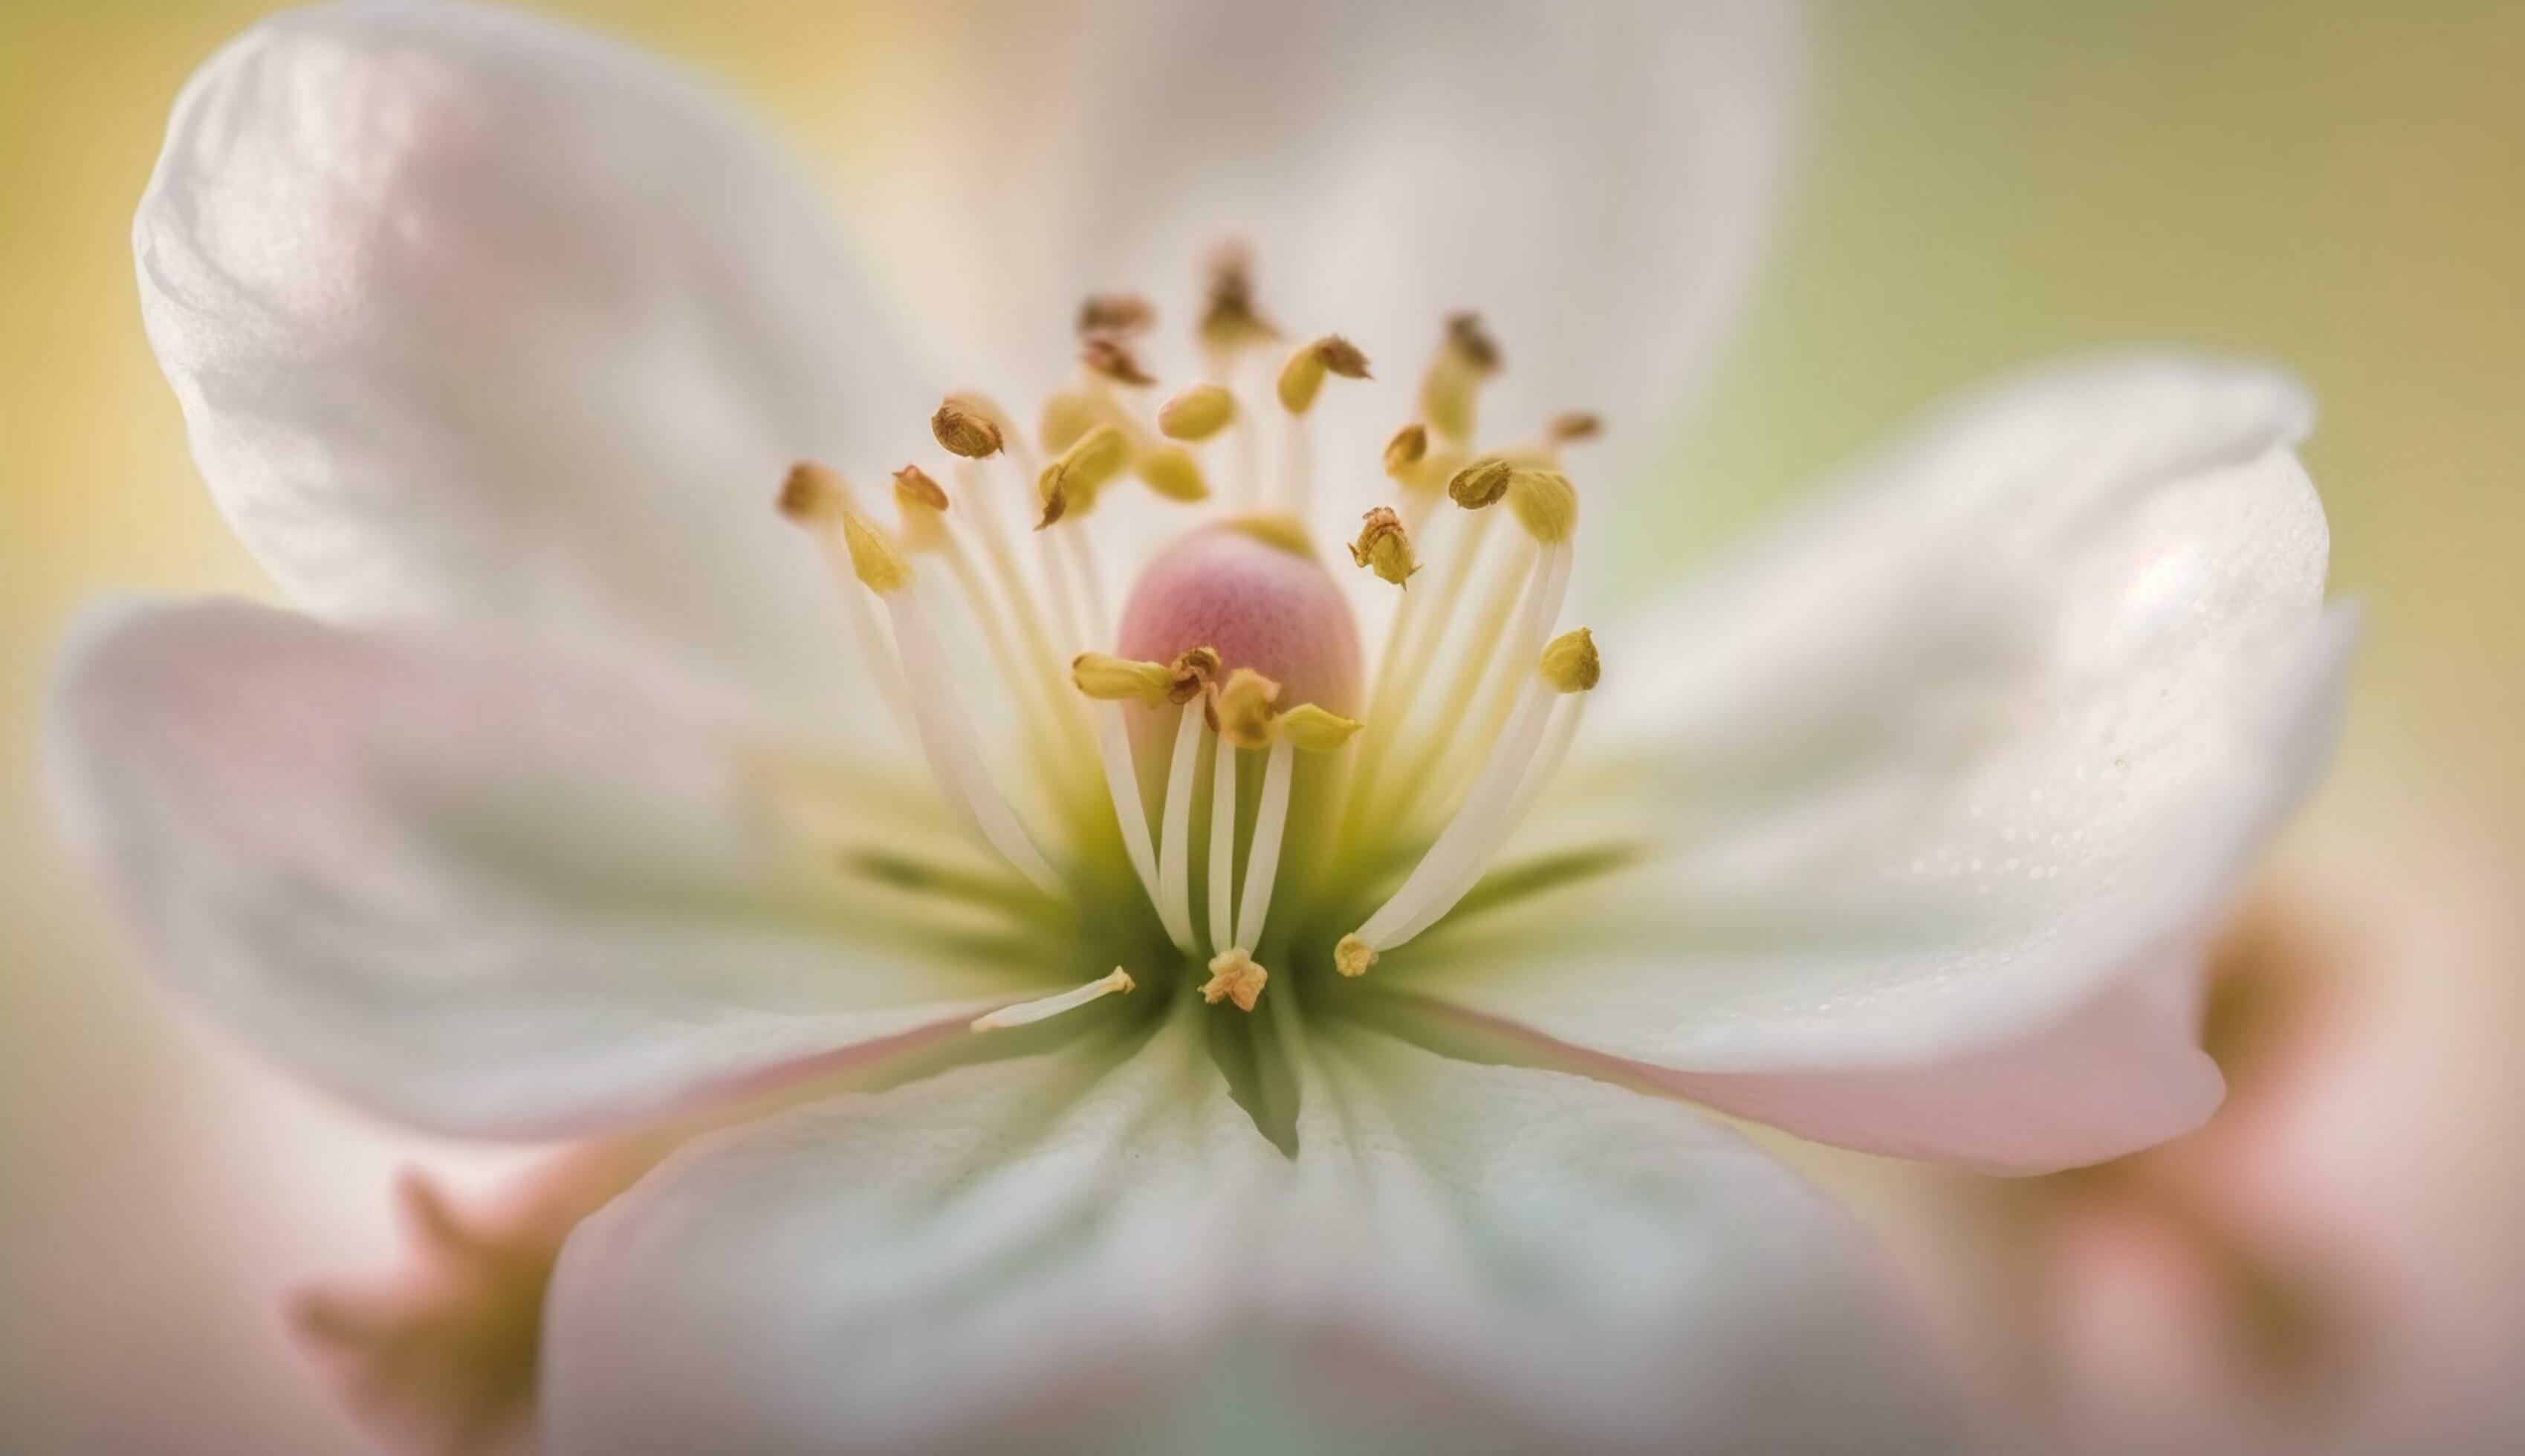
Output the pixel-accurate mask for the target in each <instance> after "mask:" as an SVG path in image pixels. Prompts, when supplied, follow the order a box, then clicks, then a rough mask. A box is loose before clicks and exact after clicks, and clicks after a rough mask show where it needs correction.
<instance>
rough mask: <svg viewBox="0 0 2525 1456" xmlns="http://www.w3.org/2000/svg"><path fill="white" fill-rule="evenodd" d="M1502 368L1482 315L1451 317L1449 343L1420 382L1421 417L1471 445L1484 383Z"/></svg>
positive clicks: (1448, 333)
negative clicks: (1484, 326)
mask: <svg viewBox="0 0 2525 1456" xmlns="http://www.w3.org/2000/svg"><path fill="white" fill-rule="evenodd" d="M1499 365H1500V357H1499V345H1497V344H1496V343H1493V342H1492V340H1491V336H1490V333H1489V331H1488V330H1486V329H1484V328H1483V327H1482V320H1481V315H1477V314H1457V315H1451V316H1450V317H1449V318H1448V319H1447V339H1446V342H1445V343H1443V344H1441V345H1440V346H1439V348H1438V355H1437V357H1436V358H1435V359H1432V360H1431V361H1429V372H1428V373H1426V374H1424V375H1422V376H1421V379H1420V413H1421V414H1422V416H1424V417H1425V418H1426V419H1427V420H1428V421H1429V427H1430V428H1432V429H1434V430H1436V431H1437V432H1438V433H1439V434H1440V435H1442V436H1444V437H1445V438H1447V439H1449V440H1452V441H1454V442H1456V443H1457V444H1459V445H1465V444H1470V443H1471V441H1472V438H1473V429H1474V418H1475V413H1476V409H1475V407H1476V404H1477V401H1478V398H1479V396H1480V394H1481V387H1482V382H1483V381H1484V380H1486V379H1488V378H1490V376H1491V375H1493V374H1495V373H1498V372H1499Z"/></svg>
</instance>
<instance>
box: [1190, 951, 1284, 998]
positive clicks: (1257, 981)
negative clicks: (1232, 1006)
mask: <svg viewBox="0 0 2525 1456" xmlns="http://www.w3.org/2000/svg"><path fill="white" fill-rule="evenodd" d="M1270 979H1271V973H1270V972H1268V971H1266V970H1264V969H1263V967H1261V966H1259V965H1257V964H1255V963H1254V957H1253V956H1251V955H1249V954H1247V953H1246V952H1245V951H1243V950H1241V949H1227V950H1221V951H1220V952H1218V953H1217V954H1216V955H1213V956H1212V957H1211V960H1210V979H1209V980H1208V981H1205V982H1203V983H1202V987H1201V998H1202V999H1203V1000H1205V1001H1207V1002H1209V1003H1210V1004H1212V1005H1213V1006H1215V1005H1217V1004H1218V1003H1219V1002H1220V1001H1225V1000H1232V1001H1234V1002H1236V1009H1237V1010H1239V1011H1251V1010H1253V1009H1254V1003H1255V1002H1256V1001H1259V1000H1261V999H1262V998H1263V984H1264V983H1266V982H1268V981H1269V980H1270Z"/></svg>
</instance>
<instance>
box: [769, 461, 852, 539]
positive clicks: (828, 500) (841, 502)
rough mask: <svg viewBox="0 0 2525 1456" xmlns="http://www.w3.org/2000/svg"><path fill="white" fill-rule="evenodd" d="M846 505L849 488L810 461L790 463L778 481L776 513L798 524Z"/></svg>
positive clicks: (827, 516)
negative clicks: (783, 475)
mask: <svg viewBox="0 0 2525 1456" xmlns="http://www.w3.org/2000/svg"><path fill="white" fill-rule="evenodd" d="M849 505H850V487H849V486H847V485H845V484H843V483H842V477H841V476H839V475H837V474H835V473H833V471H831V470H830V469H828V468H826V467H825V466H822V465H819V464H817V463H816V462H815V461H799V462H798V463H796V464H794V465H791V466H790V467H789V474H788V475H787V476H786V477H785V478H783V479H782V480H781V482H780V513H781V514H782V515H785V516H787V517H789V518H790V519H791V520H794V521H798V522H801V523H802V524H803V523H805V522H807V521H812V520H819V519H825V518H829V517H830V516H831V515H833V514H834V513H835V512H837V511H839V510H843V509H844V508H846V507H847V506H849Z"/></svg>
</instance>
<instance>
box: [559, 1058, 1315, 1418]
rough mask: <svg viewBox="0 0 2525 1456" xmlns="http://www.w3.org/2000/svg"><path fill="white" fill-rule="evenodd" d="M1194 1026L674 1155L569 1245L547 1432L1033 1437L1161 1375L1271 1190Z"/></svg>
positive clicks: (1174, 1379) (854, 1105) (1173, 1363)
mask: <svg viewBox="0 0 2525 1456" xmlns="http://www.w3.org/2000/svg"><path fill="white" fill-rule="evenodd" d="M1190 1033H1191V1028H1190V1027H1189V1026H1187V1025H1185V1024H1183V1023H1180V1022H1178V1023H1176V1024H1174V1025H1172V1026H1170V1027H1168V1028H1165V1029H1164V1030H1163V1031H1162V1032H1160V1033H1159V1034H1158V1035H1157V1036H1155V1037H1154V1038H1146V1039H1139V1040H1137V1041H1135V1042H1132V1043H1123V1044H1119V1045H1117V1044H1115V1043H1106V1042H1098V1043H1093V1044H1089V1043H1072V1044H1071V1045H1070V1046H1069V1047H1067V1048H1064V1050H1061V1051H1059V1052H1055V1053H1052V1054H1049V1055H1045V1056H1037V1057H1028V1058H1022V1059H1015V1060H1009V1061H1002V1062H995V1063H990V1064H986V1065H983V1066H979V1067H970V1068H965V1069H963V1070H960V1071H956V1072H951V1073H949V1074H947V1075H945V1076H943V1077H939V1078H935V1079H931V1080H929V1081H925V1082H916V1083H913V1084H910V1085H907V1086H904V1087H900V1088H897V1089H894V1090H892V1091H890V1092H881V1093H876V1094H873V1095H862V1096H853V1097H845V1098H840V1099H836V1100H834V1101H830V1102H826V1103H822V1104H819V1105H817V1106H812V1107H808V1108H804V1109H801V1110H799V1111H796V1112H793V1113H788V1114H785V1115H783V1116H781V1117H778V1118H775V1119H773V1120H771V1121H768V1122H766V1123H760V1124H755V1125H752V1126H748V1127H742V1128H738V1129H735V1130H732V1131H730V1132H727V1133H724V1134H720V1135H718V1136H715V1137H712V1138H708V1139H705V1140H702V1141H698V1142H696V1143H694V1144H693V1145H692V1146H690V1147H689V1148H687V1149H686V1150H685V1151H683V1152H682V1153H680V1154H678V1155H677V1156H675V1157H674V1158H671V1159H669V1160H668V1162H667V1163H666V1164H665V1165H664V1166H663V1167H662V1168H660V1169H659V1171H658V1172H656V1173H654V1174H652V1175H651V1176H650V1177H649V1178H648V1179H647V1180H646V1181H645V1182H643V1183H642V1184H640V1185H639V1186H638V1187H637V1188H635V1189H632V1190H631V1192H630V1193H628V1194H626V1195H625V1196H624V1197H622V1198H621V1199H619V1201H617V1202H616V1203H615V1204H614V1205H613V1206H612V1207H610V1208H608V1209H607V1210H606V1211H604V1212H603V1213H601V1214H599V1215H597V1216H596V1217H595V1218H594V1219H592V1220H590V1221H589V1222H588V1223H586V1224H584V1225H582V1226H580V1228H579V1230H578V1232H577V1233H576V1234H574V1235H573V1236H572V1237H571V1238H570V1240H569V1245H568V1246H567V1247H566V1248H565V1249H564V1251H563V1254H562V1261H561V1266H560V1268H559V1270H558V1271H557V1272H556V1274H555V1276H554V1283H553V1290H552V1294H551V1298H550V1302H549V1303H548V1304H547V1306H546V1316H545V1318H546V1335H545V1343H544V1371H543V1401H544V1416H543V1419H544V1430H545V1433H546V1435H547V1437H548V1439H549V1441H550V1444H551V1446H552V1448H553V1449H554V1450H555V1451H557V1452H561V1453H577V1452H607V1453H614V1452H642V1451H696V1450H741V1451H753V1452H763V1453H772V1452H787V1451H799V1452H806V1451H828V1450H834V1449H840V1448H845V1447H847V1448H849V1449H854V1450H867V1449H874V1450H901V1449H921V1450H942V1449H954V1450H975V1449H1004V1448H1007V1447H1008V1446H1010V1445H1012V1444H1015V1443H1017V1440H1018V1437H1019V1436H1020V1435H1022V1437H1023V1443H1024V1444H1027V1445H1028V1446H1029V1447H1030V1448H1033V1449H1042V1448H1044V1446H1045V1445H1046V1443H1047V1442H1048V1441H1049V1440H1051V1439H1052V1438H1053V1435H1054V1434H1055V1433H1057V1432H1060V1431H1062V1430H1064V1429H1066V1428H1069V1427H1072V1426H1075V1425H1079V1424H1089V1425H1092V1424H1095V1423H1096V1422H1098V1421H1100V1420H1104V1419H1109V1418H1111V1417H1112V1416H1113V1414H1114V1412H1115V1410H1116V1409H1117V1405H1118V1407H1119V1408H1120V1409H1121V1410H1122V1411H1123V1412H1124V1413H1125V1414H1127V1413H1128V1412H1129V1411H1130V1410H1131V1409H1132V1408H1133V1402H1135V1401H1138V1400H1145V1399H1147V1398H1149V1397H1151V1396H1155V1397H1157V1398H1159V1399H1163V1398H1165V1397H1166V1396H1167V1395H1168V1394H1170V1393H1171V1392H1172V1391H1173V1390H1174V1389H1175V1388H1176V1385H1177V1383H1178V1381H1179V1379H1180V1377H1181V1375H1182V1374H1183V1372H1184V1371H1185V1370H1186V1369H1187V1368H1188V1367H1192V1366H1195V1365H1197V1363H1198V1362H1199V1360H1200V1358H1201V1356H1202V1354H1203V1352H1204V1351H1205V1350H1206V1349H1207V1348H1208V1347H1209V1346H1210V1345H1211V1343H1212V1342H1213V1339H1214V1337H1215V1336H1216V1335H1217V1333H1218V1331H1219V1328H1220V1324H1221V1321H1222V1319H1223V1318H1224V1316H1225V1315H1226V1313H1227V1310H1228V1295H1229V1282H1230V1280H1231V1278H1232V1276H1233V1274H1234V1271H1235V1270H1236V1268H1237V1259H1238V1256H1239V1252H1238V1251H1239V1248H1240V1246H1241V1245H1242V1244H1243V1243H1244V1242H1246V1241H1247V1240H1246V1238H1245V1236H1247V1235H1250V1233H1251V1232H1252V1228H1253V1222H1252V1221H1253V1220H1254V1219H1255V1218H1257V1217H1259V1216H1260V1215H1261V1214H1262V1213H1263V1212H1264V1211H1265V1210H1266V1209H1267V1207H1268V1199H1267V1198H1264V1197H1257V1196H1241V1195H1246V1194H1250V1193H1252V1191H1253V1190H1254V1189H1255V1188H1256V1187H1257V1186H1258V1185H1267V1184H1269V1183H1271V1182H1272V1181H1273V1180H1274V1179H1275V1178H1276V1177H1278V1176H1280V1174H1281V1167H1280V1163H1281V1160H1280V1156H1279V1154H1278V1153H1277V1152H1276V1151H1274V1150H1273V1149H1272V1148H1271V1146H1270V1145H1269V1144H1268V1143H1266V1142H1264V1141H1263V1139H1262V1137H1261V1136H1260V1135H1259V1134H1257V1133H1256V1132H1255V1131H1254V1126H1253V1124H1252V1122H1251V1121H1249V1120H1248V1119H1247V1118H1246V1117H1245V1115H1244V1114H1243V1113H1242V1112H1241V1111H1239V1110H1238V1109H1237V1108H1236V1106H1235V1104H1234V1103H1233V1102H1232V1101H1230V1100H1229V1098H1228V1096H1227V1093H1226V1089H1225V1087H1224V1085H1223V1084H1221V1083H1220V1082H1219V1081H1218V1079H1217V1077H1216V1074H1215V1073H1214V1071H1213V1070H1212V1069H1211V1066H1210V1063H1209V1060H1208V1055H1207V1053H1206V1052H1205V1051H1204V1050H1203V1048H1202V1046H1201V1043H1200V1041H1199V1039H1198V1037H1196V1036H1194V1035H1191V1034H1190ZM1203 1074H1208V1075H1207V1076H1206V1077H1205V1076H1204V1075H1203Z"/></svg>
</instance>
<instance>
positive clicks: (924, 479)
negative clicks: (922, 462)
mask: <svg viewBox="0 0 2525 1456" xmlns="http://www.w3.org/2000/svg"><path fill="white" fill-rule="evenodd" d="M894 504H895V510H896V512H897V514H898V515H899V516H900V517H901V518H902V521H903V549H904V550H906V551H913V552H921V551H936V550H938V549H940V548H942V547H944V546H946V545H947V525H946V514H947V492H946V491H945V490H944V489H943V488H942V487H940V485H939V484H938V482H937V481H935V480H932V479H930V478H929V473H928V472H927V471H925V470H923V469H921V468H920V467H919V466H918V465H906V466H904V467H903V468H902V469H900V470H897V471H895V472H894Z"/></svg>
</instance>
